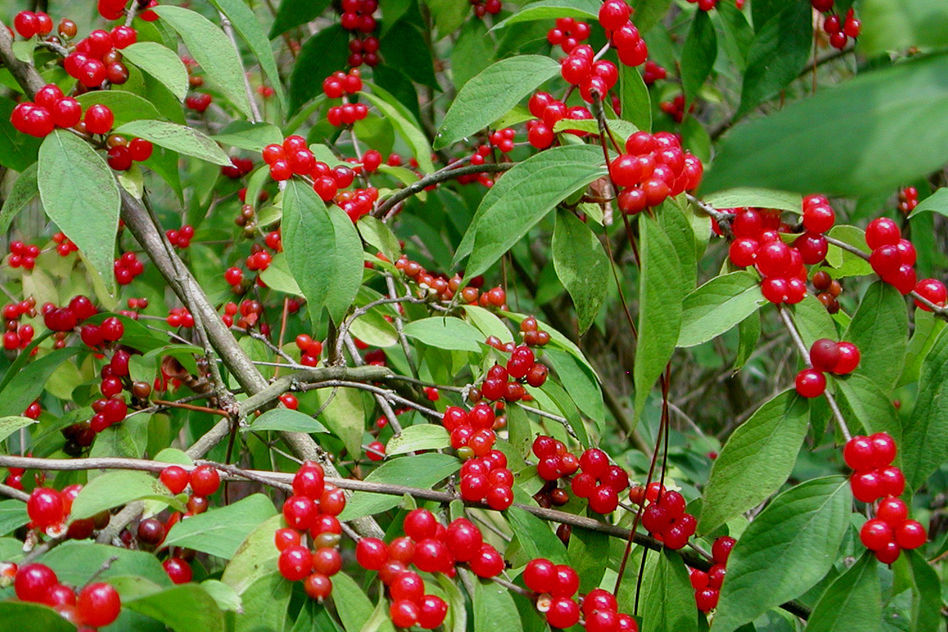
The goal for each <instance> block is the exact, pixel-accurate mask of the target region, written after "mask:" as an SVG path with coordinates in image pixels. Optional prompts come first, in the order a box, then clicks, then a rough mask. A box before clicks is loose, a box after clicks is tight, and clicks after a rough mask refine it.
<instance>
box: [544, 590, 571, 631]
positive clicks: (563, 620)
mask: <svg viewBox="0 0 948 632" xmlns="http://www.w3.org/2000/svg"><path fill="white" fill-rule="evenodd" d="M546 620H547V623H549V624H550V625H551V626H552V627H554V628H561V629H564V630H565V629H566V628H570V627H572V626H574V625H576V624H577V623H578V622H579V605H578V604H577V603H576V602H575V601H573V600H572V599H570V598H568V597H558V598H556V599H554V600H553V601H552V602H551V603H550V609H549V610H548V611H547V613H546Z"/></svg>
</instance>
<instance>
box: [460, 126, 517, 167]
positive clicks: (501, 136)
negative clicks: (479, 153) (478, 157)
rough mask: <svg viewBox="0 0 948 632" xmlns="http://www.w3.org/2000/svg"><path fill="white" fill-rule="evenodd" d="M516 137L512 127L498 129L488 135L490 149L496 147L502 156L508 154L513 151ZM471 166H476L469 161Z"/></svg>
mask: <svg viewBox="0 0 948 632" xmlns="http://www.w3.org/2000/svg"><path fill="white" fill-rule="evenodd" d="M516 135H517V132H515V131H514V129H513V128H512V127H505V128H504V129H499V130H497V131H496V132H493V133H491V135H490V144H491V147H496V148H497V149H498V150H500V153H502V154H509V153H510V152H512V151H513V148H514V137H515V136H516ZM471 164H477V163H475V162H474V160H473V159H471Z"/></svg>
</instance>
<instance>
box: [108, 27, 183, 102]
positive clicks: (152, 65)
mask: <svg viewBox="0 0 948 632" xmlns="http://www.w3.org/2000/svg"><path fill="white" fill-rule="evenodd" d="M122 57H123V58H124V59H125V61H127V62H131V63H132V64H134V65H135V66H138V67H139V68H141V69H142V70H143V71H144V72H146V73H148V74H149V75H151V76H152V77H154V78H155V79H157V80H158V81H160V82H161V83H162V84H164V86H165V87H166V88H168V90H170V91H171V93H172V94H173V95H174V96H176V97H178V101H184V98H185V97H186V96H188V69H187V68H185V67H184V63H183V62H182V61H181V58H180V57H178V55H177V53H175V52H174V51H173V50H171V49H170V48H168V47H166V46H162V45H161V44H158V43H156V42H136V43H134V44H132V45H131V46H126V47H125V48H123V49H122Z"/></svg>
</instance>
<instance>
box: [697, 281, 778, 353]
mask: <svg viewBox="0 0 948 632" xmlns="http://www.w3.org/2000/svg"><path fill="white" fill-rule="evenodd" d="M766 302H767V299H765V298H764V297H763V295H762V294H761V293H760V287H759V285H758V282H757V278H756V277H755V276H754V275H753V274H751V273H750V272H744V271H741V272H732V273H730V274H723V275H721V276H717V277H714V278H713V279H711V280H710V281H708V282H707V283H705V284H704V285H702V286H701V287H699V288H697V289H696V290H694V291H693V292H691V294H689V295H688V296H686V297H685V300H684V303H683V304H682V315H681V332H680V333H679V334H678V346H679V347H693V346H695V345H699V344H701V343H703V342H707V341H709V340H712V339H713V338H716V337H717V336H720V335H721V334H723V333H725V332H727V331H730V330H731V328H732V327H734V326H735V325H737V324H739V323H741V322H743V321H744V320H745V319H747V318H748V317H749V316H751V315H752V314H754V313H755V312H757V311H758V310H759V309H760V306H761V305H763V304H765V303H766Z"/></svg>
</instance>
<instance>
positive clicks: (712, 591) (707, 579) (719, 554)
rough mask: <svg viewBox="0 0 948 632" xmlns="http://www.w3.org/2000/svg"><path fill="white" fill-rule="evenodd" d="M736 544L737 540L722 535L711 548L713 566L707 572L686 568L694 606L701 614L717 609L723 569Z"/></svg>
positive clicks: (723, 573)
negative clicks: (693, 597) (693, 596)
mask: <svg viewBox="0 0 948 632" xmlns="http://www.w3.org/2000/svg"><path fill="white" fill-rule="evenodd" d="M736 543H737V540H735V539H734V538H732V537H730V536H726V535H722V536H721V537H720V538H718V539H716V540H715V541H714V544H713V545H712V546H711V559H712V560H713V561H714V564H712V565H711V568H709V569H708V571H707V572H705V571H701V570H698V569H697V568H688V575H689V578H690V579H691V587H692V588H694V589H695V605H697V606H698V610H700V611H701V612H711V611H712V610H714V608H715V607H717V605H718V597H720V594H721V584H722V583H724V575H725V568H724V567H725V565H726V564H727V558H728V557H730V555H731V549H733V548H734V545H735V544H736Z"/></svg>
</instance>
